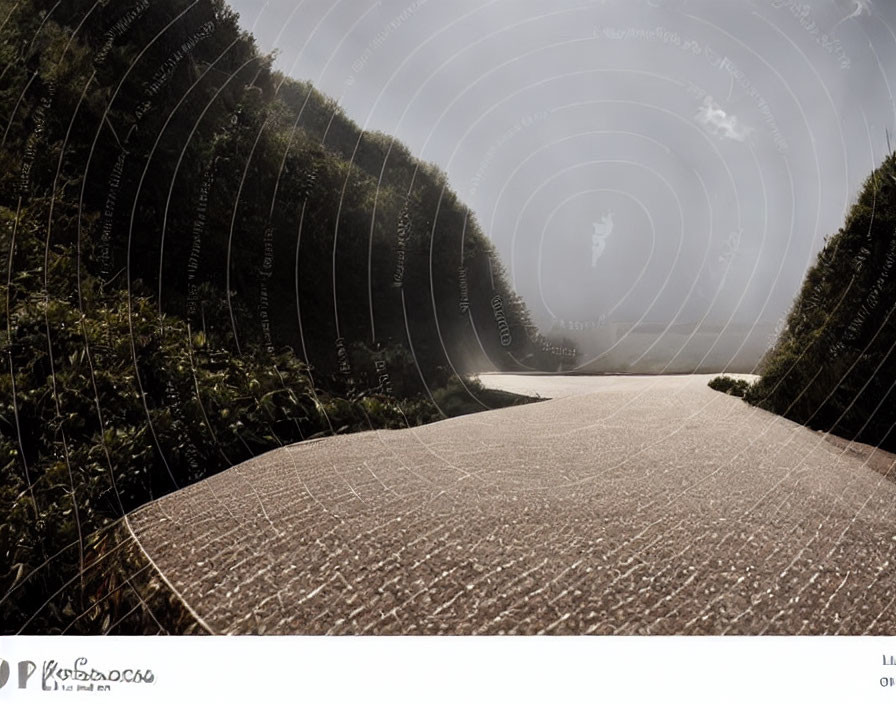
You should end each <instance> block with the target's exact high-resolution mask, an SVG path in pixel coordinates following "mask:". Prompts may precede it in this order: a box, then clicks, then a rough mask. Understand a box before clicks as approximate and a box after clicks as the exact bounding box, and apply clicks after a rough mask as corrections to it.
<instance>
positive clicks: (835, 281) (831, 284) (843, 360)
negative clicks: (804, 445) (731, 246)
mask: <svg viewBox="0 0 896 704" xmlns="http://www.w3.org/2000/svg"><path fill="white" fill-rule="evenodd" d="M894 265H896V154H890V155H889V156H887V158H886V159H885V160H884V162H883V163H882V164H881V166H880V167H879V168H877V169H876V170H875V171H874V172H873V173H872V174H871V176H869V177H868V179H867V181H866V182H865V185H864V187H863V189H862V192H861V194H860V195H859V198H858V201H857V202H856V203H855V205H854V206H853V207H852V208H851V210H850V212H849V215H848V217H847V218H846V223H845V224H844V226H843V227H842V228H841V229H840V230H839V231H838V232H837V233H836V234H835V235H833V236H831V237H829V238H828V239H827V240H826V242H825V245H824V248H823V249H822V250H821V252H819V254H818V258H817V260H816V262H815V264H814V266H812V268H811V269H810V270H809V272H808V274H807V275H806V279H805V281H804V282H803V286H802V289H801V291H800V293H799V295H798V297H797V298H796V301H795V303H794V305H793V308H792V310H791V311H790V314H789V315H788V317H787V323H786V327H785V329H784V331H783V332H782V334H781V336H780V337H779V339H778V341H777V343H776V344H775V345H774V347H773V348H772V349H771V350H770V351H769V353H768V354H767V355H766V357H765V359H764V360H763V362H762V364H761V366H760V369H759V372H760V374H761V378H760V379H759V381H757V382H756V383H755V384H754V385H753V386H751V387H750V388H749V389H748V390H747V392H746V395H745V398H746V399H747V400H748V401H749V402H750V403H753V404H755V405H757V406H760V407H762V408H765V409H767V410H770V411H773V412H775V413H779V414H781V415H784V416H786V417H788V418H790V419H792V420H794V421H796V422H798V423H803V424H805V425H808V426H810V427H812V428H816V429H820V430H825V431H831V432H833V433H835V434H837V435H841V436H843V437H846V438H849V439H856V440H859V441H862V442H867V443H870V444H874V445H878V446H882V447H884V448H886V449H889V450H891V451H892V450H896V434H894V432H893V428H894V425H896V358H894V353H896V319H894V316H893V313H894V307H896V270H894Z"/></svg>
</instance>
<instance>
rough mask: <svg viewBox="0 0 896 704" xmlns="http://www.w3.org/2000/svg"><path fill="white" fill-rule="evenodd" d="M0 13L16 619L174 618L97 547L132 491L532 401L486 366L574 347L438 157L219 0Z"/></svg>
mask: <svg viewBox="0 0 896 704" xmlns="http://www.w3.org/2000/svg"><path fill="white" fill-rule="evenodd" d="M0 16H2V17H3V18H4V23H3V25H2V29H0V65H2V66H3V70H2V73H0V106H2V108H3V110H2V112H3V115H4V120H5V122H4V134H3V137H2V144H0V256H2V259H3V261H4V263H5V266H4V272H5V274H4V276H3V277H2V282H0V289H2V290H0V364H2V369H0V623H2V624H3V627H2V630H3V632H12V633H15V632H18V631H23V632H29V633H44V634H50V633H58V632H62V631H66V632H85V633H94V632H103V631H105V630H107V628H109V627H111V626H112V625H114V624H119V623H130V622H131V621H133V618H135V617H129V618H131V621H122V619H123V618H124V616H125V615H126V614H128V613H130V612H131V610H132V609H135V610H136V611H135V612H134V613H137V612H139V613H140V614H142V616H141V617H140V618H139V619H137V622H139V623H141V624H146V623H148V624H150V627H151V628H156V627H158V628H157V630H162V631H164V630H173V631H175V632H177V631H179V630H182V629H181V627H180V626H178V625H176V624H178V623H181V621H182V617H183V614H180V613H179V612H177V610H176V609H175V610H174V611H173V612H172V613H174V616H173V619H174V622H175V625H170V624H167V625H166V624H165V620H166V618H167V617H166V616H165V614H164V613H160V614H156V613H153V612H152V611H151V606H148V604H151V603H156V602H157V601H158V600H156V601H152V600H150V598H149V596H150V595H148V594H146V593H143V594H142V595H141V593H140V590H139V588H138V589H136V590H135V584H136V582H132V581H130V577H131V576H133V575H131V574H130V573H129V571H130V570H131V569H132V567H133V565H135V564H137V563H138V562H139V559H138V557H139V556H137V557H135V556H134V554H132V553H128V550H126V549H124V548H122V549H115V550H112V549H108V547H103V546H108V545H109V544H110V543H109V540H110V538H108V536H110V535H113V536H115V540H114V541H112V542H113V543H114V544H115V545H126V544H127V536H126V534H124V533H122V532H121V531H122V527H121V523H120V519H121V517H122V516H123V515H124V514H125V513H127V512H128V511H130V510H132V509H134V508H135V507H137V506H139V505H141V504H142V503H145V502H147V501H150V500H152V499H154V498H157V497H159V496H161V495H163V494H165V493H168V492H170V491H173V490H176V489H178V488H180V487H183V486H185V485H187V484H190V483H192V482H196V481H198V480H201V479H203V478H205V477H207V476H210V475H211V474H214V473H215V472H219V471H221V470H223V469H226V468H227V467H230V466H232V465H234V464H237V463H239V462H242V461H244V460H246V459H249V458H251V457H253V456H256V455H258V454H260V453H263V452H266V451H269V450H272V449H275V448H277V447H280V446H282V445H285V444H288V443H293V442H298V441H302V440H306V439H309V438H315V437H321V436H325V435H332V434H338V433H347V432H354V431H359V430H368V429H372V428H402V427H408V426H416V425H419V424H421V423H428V422H431V421H434V420H438V419H440V418H444V417H446V416H452V415H458V414H463V413H470V412H475V411H479V410H483V409H484V408H486V407H490V406H501V405H509V404H514V403H523V402H528V401H529V400H530V399H525V398H520V397H512V396H510V395H507V394H500V393H498V392H491V391H486V390H485V389H483V388H482V387H481V386H480V385H478V384H477V383H476V382H475V381H473V380H472V379H470V378H469V375H470V373H471V372H472V371H475V370H478V369H480V368H497V369H508V370H510V369H537V368H546V369H551V370H555V369H556V368H557V367H558V364H560V363H561V362H562V363H563V364H571V363H573V360H560V361H559V362H558V360H557V359H556V358H554V357H553V355H552V354H551V352H550V350H551V349H552V348H556V347H558V346H563V345H564V343H563V341H560V340H548V339H547V338H545V337H543V336H541V335H540V334H539V333H538V331H537V330H536V329H535V328H534V326H533V325H532V324H531V320H530V318H529V315H528V312H527V311H526V308H525V306H524V304H523V302H522V301H521V300H520V298H519V297H518V296H516V294H515V293H514V292H513V291H512V290H511V288H510V287H509V285H508V283H507V280H506V277H505V275H504V272H503V269H502V267H501V264H500V262H499V261H498V258H497V256H496V254H495V252H494V250H493V248H492V246H491V244H490V242H489V240H488V239H487V238H486V237H485V235H484V234H483V233H482V231H481V230H480V228H479V226H478V224H477V223H476V221H475V218H474V217H473V216H472V215H471V214H470V213H469V211H468V210H467V209H466V208H465V206H463V204H461V203H460V202H459V201H458V199H457V197H456V196H455V195H454V193H453V192H452V191H451V190H450V188H449V187H448V184H447V182H446V178H445V175H444V174H443V173H441V172H440V171H439V170H438V169H437V168H436V167H434V166H432V165H430V164H425V163H422V162H420V161H419V160H417V159H415V158H414V157H413V156H412V155H411V154H410V152H409V151H408V150H407V148H405V147H404V146H403V145H402V144H400V143H399V142H396V141H394V140H393V139H391V138H390V137H388V136H387V135H383V134H368V133H362V132H361V131H360V130H359V128H358V127H357V126H356V125H355V124H354V123H353V122H351V120H349V119H348V118H347V117H346V116H345V115H344V114H343V113H342V111H341V110H340V109H339V108H338V107H337V106H336V105H335V103H334V102H333V101H332V100H330V99H329V98H327V97H325V96H323V95H322V94H320V93H319V92H317V91H316V90H315V89H314V88H313V87H312V86H310V85H308V84H304V83H299V82H295V81H292V80H289V79H287V78H285V77H284V76H282V75H281V74H279V73H277V72H276V71H274V70H273V68H272V59H271V57H269V56H264V55H262V54H260V53H259V52H258V50H257V48H256V46H255V44H254V41H253V39H252V37H251V36H250V35H248V34H247V33H246V32H244V31H243V30H242V29H240V27H239V24H238V19H239V18H238V16H237V15H236V14H235V13H233V12H232V11H231V10H230V9H229V8H228V7H227V6H226V4H224V3H223V2H222V1H221V0H197V1H196V2H194V1H193V0H154V1H153V2H147V1H146V0H128V1H127V2H115V3H104V2H100V3H95V2H93V0H71V1H69V2H64V3H58V2H55V0H31V1H29V2H27V3H22V2H16V1H15V0H0ZM565 346H569V345H568V344H567V345H565ZM125 554H130V555H131V556H130V557H129V558H128V559H127V560H125V559H124V558H121V559H119V558H118V557H116V556H123V555H125ZM134 560H137V562H134ZM95 561H97V562H98V563H99V564H101V565H102V571H101V572H100V573H98V575H99V576H97V574H94V576H93V577H90V574H92V573H91V572H90V570H91V569H92V568H91V563H92V562H95ZM146 567H147V566H146V565H142V566H141V567H140V568H139V569H140V570H144V569H146ZM116 575H117V576H116ZM157 587H158V585H156V586H155V587H153V588H157ZM132 592H133V593H132ZM163 601H164V599H163ZM165 611H167V609H163V612H165ZM135 628H137V626H135ZM138 630H140V631H141V632H142V631H143V630H144V629H143V627H142V626H140V627H139V628H138Z"/></svg>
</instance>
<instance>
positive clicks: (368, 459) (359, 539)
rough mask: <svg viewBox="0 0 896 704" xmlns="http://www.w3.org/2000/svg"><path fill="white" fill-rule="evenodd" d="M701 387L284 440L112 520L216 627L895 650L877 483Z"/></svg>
mask: <svg viewBox="0 0 896 704" xmlns="http://www.w3.org/2000/svg"><path fill="white" fill-rule="evenodd" d="M708 378H709V377H706V376H689V377H686V376H676V377H593V378H581V377H577V378H575V379H573V380H569V379H557V378H555V377H531V376H530V377H525V380H526V382H525V383H526V384H529V390H530V391H532V390H535V386H533V385H538V384H540V386H538V388H539V389H541V390H542V392H541V395H542V396H551V395H552V394H553V395H555V396H563V394H566V395H565V396H563V397H555V398H554V399H553V400H550V401H545V402H541V403H536V404H531V405H528V406H520V407H514V408H507V409H503V410H497V411H489V412H485V413H480V414H476V415H474V416H467V417H465V418H455V419H451V420H447V421H443V422H441V423H436V424H433V425H430V426H426V427H423V428H416V429H413V430H402V431H381V432H369V433H361V434H357V435H349V436H340V437H335V438H328V439H325V440H320V441H313V442H308V443H302V444H298V445H293V446H291V447H287V448H283V449H281V450H277V451H274V452H271V453H268V454H266V455H263V456H261V457H258V458H256V459H254V460H252V461H250V462H246V463H244V464H242V465H239V466H236V467H233V468H232V469H230V470H228V471H226V472H224V473H222V474H219V475H217V476H215V477H212V478H210V479H208V480H206V481H203V482H201V483H199V484H196V485H194V486H191V487H188V488H186V489H184V490H182V491H179V492H177V493H175V494H172V495H169V496H166V497H164V498H162V499H160V500H158V501H156V502H154V503H152V504H149V505H147V506H144V507H143V508H141V509H139V510H137V511H136V512H134V513H133V514H131V516H130V523H131V526H132V529H133V530H134V532H135V534H136V536H137V537H138V538H139V540H140V542H141V543H142V545H143V546H144V549H145V550H146V551H147V554H148V555H150V557H151V558H152V559H153V561H154V562H155V563H156V565H157V566H158V568H159V569H160V570H161V571H162V573H163V574H164V575H165V577H166V578H167V579H168V580H169V581H170V582H171V584H172V585H173V586H174V587H175V588H176V589H177V590H178V591H179V592H180V594H181V595H182V596H183V598H184V600H185V601H186V603H187V604H188V605H189V607H190V608H192V609H194V610H195V612H196V613H197V614H198V616H199V617H200V618H201V619H202V620H203V621H204V622H205V623H206V624H207V625H208V626H209V627H210V628H211V629H212V630H214V631H216V632H221V633H225V632H226V633H283V634H294V633H305V634H311V633H314V634H319V633H351V634H359V633H370V634H392V633H411V634H421V633H429V634H437V633H463V634H469V633H565V634H570V633H573V634H583V633H598V634H610V633H619V634H697V633H710V634H722V633H730V634H747V633H750V634H760V633H768V634H771V633H786V634H797V633H801V634H816V633H841V634H859V633H869V634H893V633H896V483H894V482H893V481H891V480H889V479H886V478H885V477H884V476H883V475H882V474H881V473H880V472H879V471H874V470H872V469H871V468H870V467H869V462H868V457H867V455H866V454H862V448H858V449H856V448H852V447H842V448H841V447H836V446H834V445H833V444H831V443H829V442H827V441H826V440H825V439H824V437H823V436H822V435H820V434H818V433H815V432H812V431H810V430H807V429H805V428H802V427H800V426H797V425H795V424H794V423H791V422H790V421H787V420H784V419H782V418H779V417H777V416H773V415H771V414H768V413H765V412H764V411H759V410H756V409H754V408H751V407H749V406H747V405H746V404H744V403H743V402H742V401H740V400H739V399H735V398H732V397H729V396H725V395H724V394H719V393H716V392H714V391H712V390H710V389H708V388H707V387H706V381H707V380H708ZM487 383H489V385H492V386H495V385H500V384H501V382H500V380H498V379H495V378H492V379H490V380H488V381H487ZM520 383H522V382H520V381H519V379H506V381H505V383H504V386H505V387H506V388H519V384H520ZM514 384H516V385H517V386H516V387H514ZM572 387H575V388H576V389H578V390H581V389H583V388H587V390H588V391H589V393H587V394H582V393H568V392H569V389H570V388H572ZM564 388H565V389H566V391H564V390H563V389H564ZM887 457H888V459H892V456H887ZM880 459H881V458H880V453H878V455H877V456H876V460H877V463H878V465H879V464H880Z"/></svg>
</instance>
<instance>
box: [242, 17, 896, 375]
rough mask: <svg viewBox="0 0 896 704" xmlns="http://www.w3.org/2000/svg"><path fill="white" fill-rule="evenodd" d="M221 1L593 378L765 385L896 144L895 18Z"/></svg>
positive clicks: (278, 61)
mask: <svg viewBox="0 0 896 704" xmlns="http://www.w3.org/2000/svg"><path fill="white" fill-rule="evenodd" d="M230 4H231V5H232V6H233V7H234V9H235V10H237V11H238V12H239V13H240V15H241V18H242V24H243V26H244V27H245V28H246V29H247V30H249V31H251V32H252V33H253V34H254V35H255V36H256V38H257V40H258V43H259V46H260V48H261V49H262V50H264V51H272V50H275V49H276V50H277V52H278V57H277V61H276V67H277V68H279V69H280V70H281V71H283V72H284V73H286V74H287V75H290V76H292V77H295V78H298V79H301V80H309V81H311V82H312V83H313V84H314V85H315V86H316V87H317V88H319V89H320V90H322V91H323V92H325V93H327V94H329V95H330V96H332V97H333V98H334V99H336V100H337V101H338V103H339V105H340V106H341V107H342V108H343V109H344V110H345V112H346V113H347V114H348V116H350V117H351V118H352V119H354V120H355V121H356V122H357V123H358V124H359V125H360V126H361V127H362V128H363V129H365V130H371V131H382V132H385V133H388V134H391V135H395V137H396V138H398V139H400V140H402V141H403V142H404V143H405V144H407V145H408V146H409V147H410V148H411V150H412V152H413V153H414V154H415V155H416V156H418V157H420V158H422V159H424V160H427V161H431V162H434V163H436V164H437V165H438V166H439V167H440V168H441V169H443V170H444V171H445V173H447V175H448V179H449V183H450V185H451V187H452V188H454V189H455V190H456V192H457V193H458V195H459V196H460V198H461V199H462V200H463V201H464V202H465V203H466V204H467V205H468V206H469V207H470V208H471V210H472V213H473V215H474V216H475V217H476V219H477V220H478V221H479V222H480V224H481V225H482V226H483V229H484V230H485V232H486V234H487V235H488V236H489V237H490V238H491V239H492V241H493V242H494V243H495V246H496V248H497V250H498V252H499V253H500V255H501V258H502V261H503V263H504V266H505V268H506V270H507V273H508V274H509V277H510V280H511V282H512V284H513V286H514V288H515V289H516V291H517V292H518V293H519V294H520V295H521V296H522V297H523V298H524V300H525V301H526V303H527V305H528V307H529V309H530V311H531V312H532V316H533V320H534V322H535V323H536V324H537V325H538V326H539V327H540V328H541V330H542V331H543V332H546V333H550V332H553V333H558V334H564V335H566V336H567V337H569V338H571V339H573V340H574V341H575V342H576V344H577V346H578V349H579V351H580V352H581V357H580V360H579V363H580V366H581V367H582V368H583V369H587V370H592V371H601V370H612V371H651V372H659V371H666V372H675V371H694V370H712V371H715V370H720V369H727V370H729V371H749V370H751V369H752V368H753V367H754V366H755V364H756V363H757V362H758V360H759V358H760V356H761V355H762V353H763V352H764V351H765V350H766V349H767V347H768V346H769V345H770V343H771V342H772V340H773V339H774V337H775V335H776V333H777V331H778V330H780V328H781V327H782V320H783V317H784V316H785V315H786V313H787V312H788V310H789V307H790V305H791V302H792V301H793V299H794V296H795V295H796V293H797V292H798V289H799V286H800V283H801V281H802V278H803V275H804V273H805V271H806V269H807V267H808V266H809V265H810V264H811V263H812V262H813V260H814V257H815V254H816V253H817V251H818V250H819V249H820V247H821V245H822V244H823V242H824V238H825V236H826V235H829V234H832V233H834V232H836V231H837V230H838V229H839V228H840V227H841V225H842V223H843V218H844V214H845V212H846V210H847V209H848V208H849V206H850V204H851V202H852V201H853V199H854V198H855V195H856V193H857V191H858V189H859V188H860V187H861V185H862V183H863V181H864V180H865V178H866V177H867V175H868V174H869V173H870V172H871V170H872V169H873V168H874V167H876V166H877V165H878V164H879V162H880V161H881V159H882V158H883V157H884V155H885V153H886V151H887V136H886V131H887V130H890V131H892V129H893V125H894V113H896V103H894V100H893V88H894V86H893V83H892V81H891V76H890V74H891V73H892V69H891V68H890V67H891V66H893V65H894V60H896V34H894V31H893V27H894V25H896V7H894V6H893V4H892V3H886V2H884V1H883V0H879V1H876V2H872V1H870V0H812V1H809V2H796V1H794V0H765V1H760V0H755V1H750V0H737V1H735V0H640V1H632V0H595V1H592V2H582V1H579V2H573V1H572V0H555V1H554V2H550V3H546V2H536V1H529V0H494V1H492V2H486V1H483V0H478V1H472V0H456V1H454V2H451V3H450V4H448V3H438V2H435V0H411V1H410V2H408V1H407V0H382V1H380V2H362V1H360V0H338V1H336V2H334V1H333V0H231V3H230ZM359 305H364V303H363V302H360V301H359Z"/></svg>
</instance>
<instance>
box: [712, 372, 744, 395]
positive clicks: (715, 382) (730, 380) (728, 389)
mask: <svg viewBox="0 0 896 704" xmlns="http://www.w3.org/2000/svg"><path fill="white" fill-rule="evenodd" d="M749 387H750V383H749V382H748V381H747V380H746V379H735V378H734V377H731V376H727V375H726V374H723V375H722V376H717V377H715V378H713V379H710V381H709V388H711V389H714V390H716V391H721V392H722V393H723V394H728V395H729V396H739V397H743V395H744V393H746V391H747V389H748V388H749Z"/></svg>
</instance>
